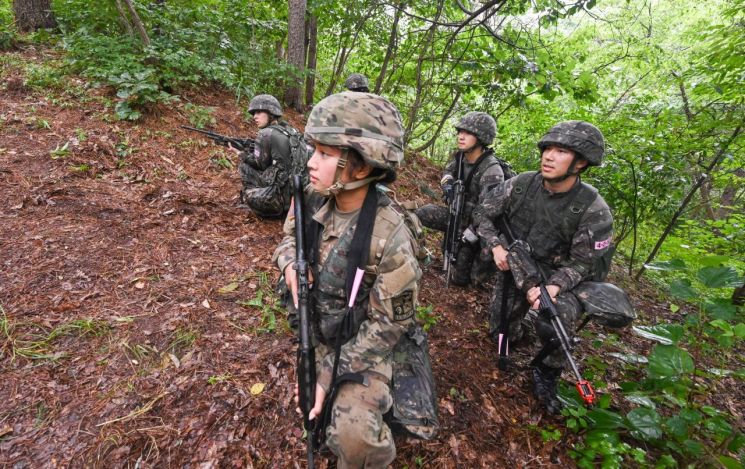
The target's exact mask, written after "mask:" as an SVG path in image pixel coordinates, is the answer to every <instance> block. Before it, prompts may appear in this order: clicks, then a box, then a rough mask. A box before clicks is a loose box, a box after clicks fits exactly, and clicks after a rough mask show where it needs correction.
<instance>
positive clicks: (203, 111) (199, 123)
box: [184, 103, 216, 129]
mask: <svg viewBox="0 0 745 469" xmlns="http://www.w3.org/2000/svg"><path fill="white" fill-rule="evenodd" d="M184 111H186V115H187V116H188V118H189V123H190V124H191V125H192V126H193V127H196V128H198V129H203V128H204V127H205V126H208V125H215V123H216V121H215V116H213V115H212V114H213V113H214V112H215V108H214V107H209V106H198V105H196V104H192V103H186V104H185V105H184Z"/></svg>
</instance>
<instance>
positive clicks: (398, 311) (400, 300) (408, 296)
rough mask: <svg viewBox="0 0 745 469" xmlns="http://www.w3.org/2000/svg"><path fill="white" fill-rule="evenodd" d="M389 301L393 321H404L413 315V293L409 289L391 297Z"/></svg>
mask: <svg viewBox="0 0 745 469" xmlns="http://www.w3.org/2000/svg"><path fill="white" fill-rule="evenodd" d="M391 303H392V304H393V320H394V321H405V320H407V319H409V318H411V317H413V316H414V293H413V292H412V291H411V290H407V291H405V292H403V293H401V294H400V295H398V296H397V297H395V298H392V299H391Z"/></svg>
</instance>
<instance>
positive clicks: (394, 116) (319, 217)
mask: <svg viewBox="0 0 745 469" xmlns="http://www.w3.org/2000/svg"><path fill="white" fill-rule="evenodd" d="M305 136H306V138H307V139H308V140H309V141H310V142H311V143H313V144H315V152H314V153H313V156H312V157H311V159H310V161H309V162H308V170H309V176H310V184H309V186H308V188H306V192H308V195H307V197H306V209H308V210H307V211H308V215H309V216H308V217H306V218H307V219H309V220H312V222H311V223H309V224H306V239H307V245H308V251H309V256H308V257H309V261H310V264H311V271H312V274H313V278H314V279H315V280H314V284H313V288H312V289H311V296H312V298H313V301H312V302H311V304H312V310H311V315H312V320H311V323H312V324H313V328H314V330H313V335H314V338H315V340H316V341H317V342H318V346H317V347H316V371H317V376H318V382H317V386H316V399H315V407H314V408H313V409H312V411H311V413H310V415H311V418H313V417H318V416H319V415H320V413H321V410H322V408H323V405H324V403H325V401H326V399H327V396H334V395H336V398H335V401H334V402H332V403H331V407H330V410H331V413H330V422H329V424H328V427H327V428H326V432H325V440H326V444H327V445H328V447H329V448H330V449H331V451H332V452H333V453H334V454H336V456H337V457H338V467H340V468H357V467H385V466H387V465H388V464H390V463H391V462H392V461H393V459H394V458H395V456H396V448H395V445H394V442H393V437H392V435H391V430H390V429H389V427H388V426H387V425H386V424H385V423H384V422H383V414H385V413H386V412H387V411H388V410H389V409H390V408H391V405H392V404H393V397H392V394H391V389H390V386H389V384H390V381H391V374H392V362H391V360H392V351H393V348H394V346H395V345H396V343H397V342H398V341H399V338H400V337H401V336H402V334H403V333H404V332H405V331H406V329H407V328H408V327H409V326H410V325H411V324H412V323H413V322H414V320H415V319H414V313H415V311H416V302H417V293H418V285H417V282H418V280H419V278H420V276H421V271H420V270H419V266H418V265H417V260H416V257H415V241H414V240H413V238H412V236H411V234H410V232H409V230H408V229H407V228H406V226H405V225H404V221H403V219H402V217H401V215H399V214H398V212H396V211H395V210H393V209H392V208H391V207H390V203H391V202H390V199H388V197H386V196H385V194H384V193H383V192H381V191H379V190H378V189H377V187H376V185H377V184H378V183H388V182H392V181H393V180H394V179H395V177H396V167H397V166H398V165H399V164H400V163H401V162H402V161H403V157H404V153H403V129H402V127H401V118H400V114H399V113H398V110H397V109H396V108H395V107H394V106H393V105H392V104H391V103H390V102H388V101H387V100H386V99H384V98H382V97H380V96H376V95H373V94H369V93H359V92H357V93H354V92H344V93H340V94H336V95H332V96H329V97H327V98H325V99H324V100H322V101H321V102H320V103H318V104H317V105H316V106H315V107H314V108H313V111H312V112H311V114H310V116H309V117H308V124H307V126H306V128H305ZM314 207H320V208H318V210H317V211H316V210H314ZM311 215H312V218H311ZM294 230H295V220H294V215H293V210H290V212H289V216H288V217H287V220H286V222H285V226H284V231H285V234H286V236H285V238H284V239H283V241H282V243H281V244H280V245H279V246H278V247H277V249H276V251H275V253H274V258H275V260H276V261H277V264H278V266H279V268H280V270H281V271H282V272H283V274H284V278H285V280H286V282H287V287H288V290H289V291H290V292H291V293H292V295H293V300H294V303H295V305H297V279H296V272H295V266H294V261H295V237H294ZM360 247H361V249H360ZM368 251H369V252H368ZM361 253H362V254H361ZM355 258H357V259H355ZM358 267H359V268H361V269H363V270H364V272H365V274H364V276H363V279H362V282H361V285H360V288H359V292H358V293H357V296H356V301H355V303H354V304H355V306H354V307H353V308H351V309H350V311H349V312H347V304H348V300H349V295H351V288H350V286H349V285H350V282H349V281H348V280H349V279H348V272H349V271H350V269H351V271H352V272H354V271H355V270H356V269H357V268H358ZM288 306H289V305H288ZM340 325H343V326H344V327H340ZM335 349H336V350H335ZM337 356H338V360H336V361H337V366H338V378H337V379H336V380H333V378H332V374H333V369H334V362H335V358H336V357H337ZM332 381H334V382H333V383H332ZM335 384H336V385H337V387H336V389H335V390H334V389H332V388H333V386H334V385H335ZM331 391H334V392H331ZM329 399H331V397H329ZM316 420H318V419H316Z"/></svg>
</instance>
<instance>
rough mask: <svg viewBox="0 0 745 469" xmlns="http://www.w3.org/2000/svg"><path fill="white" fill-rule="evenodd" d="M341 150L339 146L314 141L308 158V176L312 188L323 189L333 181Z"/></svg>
mask: <svg viewBox="0 0 745 469" xmlns="http://www.w3.org/2000/svg"><path fill="white" fill-rule="evenodd" d="M341 152H342V150H341V148H339V147H330V146H328V145H323V144H320V143H316V150H315V151H314V152H313V156H311V157H310V160H308V176H309V177H310V185H311V186H312V187H313V190H315V191H324V190H326V189H328V188H329V187H331V185H332V184H333V183H334V177H335V176H336V166H337V164H338V163H339V158H340V157H341Z"/></svg>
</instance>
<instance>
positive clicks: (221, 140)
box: [181, 125, 256, 152]
mask: <svg viewBox="0 0 745 469" xmlns="http://www.w3.org/2000/svg"><path fill="white" fill-rule="evenodd" d="M181 128H182V129H186V130H190V131H192V132H199V133H200V134H204V135H206V136H207V138H209V139H211V140H212V141H214V142H215V143H216V144H218V145H220V146H223V147H227V146H228V144H230V145H232V147H233V148H235V149H237V150H240V151H249V152H250V151H253V147H254V145H255V144H256V140H254V139H252V138H238V137H228V136H227V135H220V134H218V133H215V132H210V131H208V130H201V129H195V128H194V127H189V126H188V125H182V126H181Z"/></svg>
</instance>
